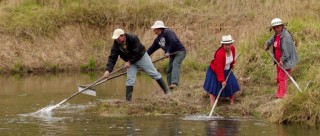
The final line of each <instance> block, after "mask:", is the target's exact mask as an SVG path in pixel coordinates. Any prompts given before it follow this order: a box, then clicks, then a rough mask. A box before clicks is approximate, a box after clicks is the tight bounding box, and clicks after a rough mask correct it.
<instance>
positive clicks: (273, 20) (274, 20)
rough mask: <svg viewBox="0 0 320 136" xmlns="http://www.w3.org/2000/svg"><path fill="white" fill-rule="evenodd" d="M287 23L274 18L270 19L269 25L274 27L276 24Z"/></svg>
mask: <svg viewBox="0 0 320 136" xmlns="http://www.w3.org/2000/svg"><path fill="white" fill-rule="evenodd" d="M286 24H287V23H284V22H282V20H281V19H280V18H274V19H272V20H271V26H270V27H274V26H278V25H286Z"/></svg>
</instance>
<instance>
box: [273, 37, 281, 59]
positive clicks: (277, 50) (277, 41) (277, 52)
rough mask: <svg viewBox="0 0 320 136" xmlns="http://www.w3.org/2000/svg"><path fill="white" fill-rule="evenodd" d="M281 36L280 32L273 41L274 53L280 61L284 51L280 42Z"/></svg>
mask: <svg viewBox="0 0 320 136" xmlns="http://www.w3.org/2000/svg"><path fill="white" fill-rule="evenodd" d="M280 37H281V34H278V35H277V36H276V38H275V40H274V43H273V47H274V49H275V50H274V55H275V58H276V60H277V61H278V62H279V61H280V58H281V56H282V53H281V44H280Z"/></svg>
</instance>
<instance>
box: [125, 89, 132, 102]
mask: <svg viewBox="0 0 320 136" xmlns="http://www.w3.org/2000/svg"><path fill="white" fill-rule="evenodd" d="M132 92H133V86H127V87H126V100H127V101H131V98H132Z"/></svg>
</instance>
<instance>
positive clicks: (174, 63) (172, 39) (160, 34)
mask: <svg viewBox="0 0 320 136" xmlns="http://www.w3.org/2000/svg"><path fill="white" fill-rule="evenodd" d="M151 28H152V29H153V32H154V33H155V34H156V35H157V38H156V39H155V40H154V41H153V43H152V45H151V46H150V47H149V49H148V50H147V52H148V54H149V55H151V54H152V53H154V52H155V51H156V50H158V49H159V48H161V49H162V50H164V52H165V54H166V55H167V56H168V57H170V61H169V68H168V71H167V81H168V84H169V85H170V89H174V88H176V87H177V86H178V85H179V82H180V68H181V64H182V61H183V60H184V58H185V57H186V48H185V47H184V45H183V44H182V43H181V42H180V40H179V39H178V37H177V35H176V34H175V33H174V32H173V31H172V30H170V29H169V28H168V27H166V26H165V25H164V23H163V22H162V21H159V20H158V21H156V22H154V24H153V26H151Z"/></svg>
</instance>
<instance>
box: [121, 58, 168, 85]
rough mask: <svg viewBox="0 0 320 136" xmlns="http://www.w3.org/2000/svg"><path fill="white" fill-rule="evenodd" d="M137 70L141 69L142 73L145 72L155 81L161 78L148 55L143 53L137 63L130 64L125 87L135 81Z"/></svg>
mask: <svg viewBox="0 0 320 136" xmlns="http://www.w3.org/2000/svg"><path fill="white" fill-rule="evenodd" d="M138 68H142V69H143V71H144V72H146V73H147V74H148V75H149V76H151V77H152V78H153V79H155V80H158V79H160V78H162V76H161V74H160V73H159V72H158V71H157V69H156V68H155V67H154V65H153V63H152V61H151V58H150V56H149V55H148V53H145V54H144V55H143V56H142V58H141V59H140V60H139V61H137V62H136V63H134V64H131V66H130V67H129V68H128V70H127V81H126V86H133V85H134V83H135V81H136V76H137V72H138Z"/></svg>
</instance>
